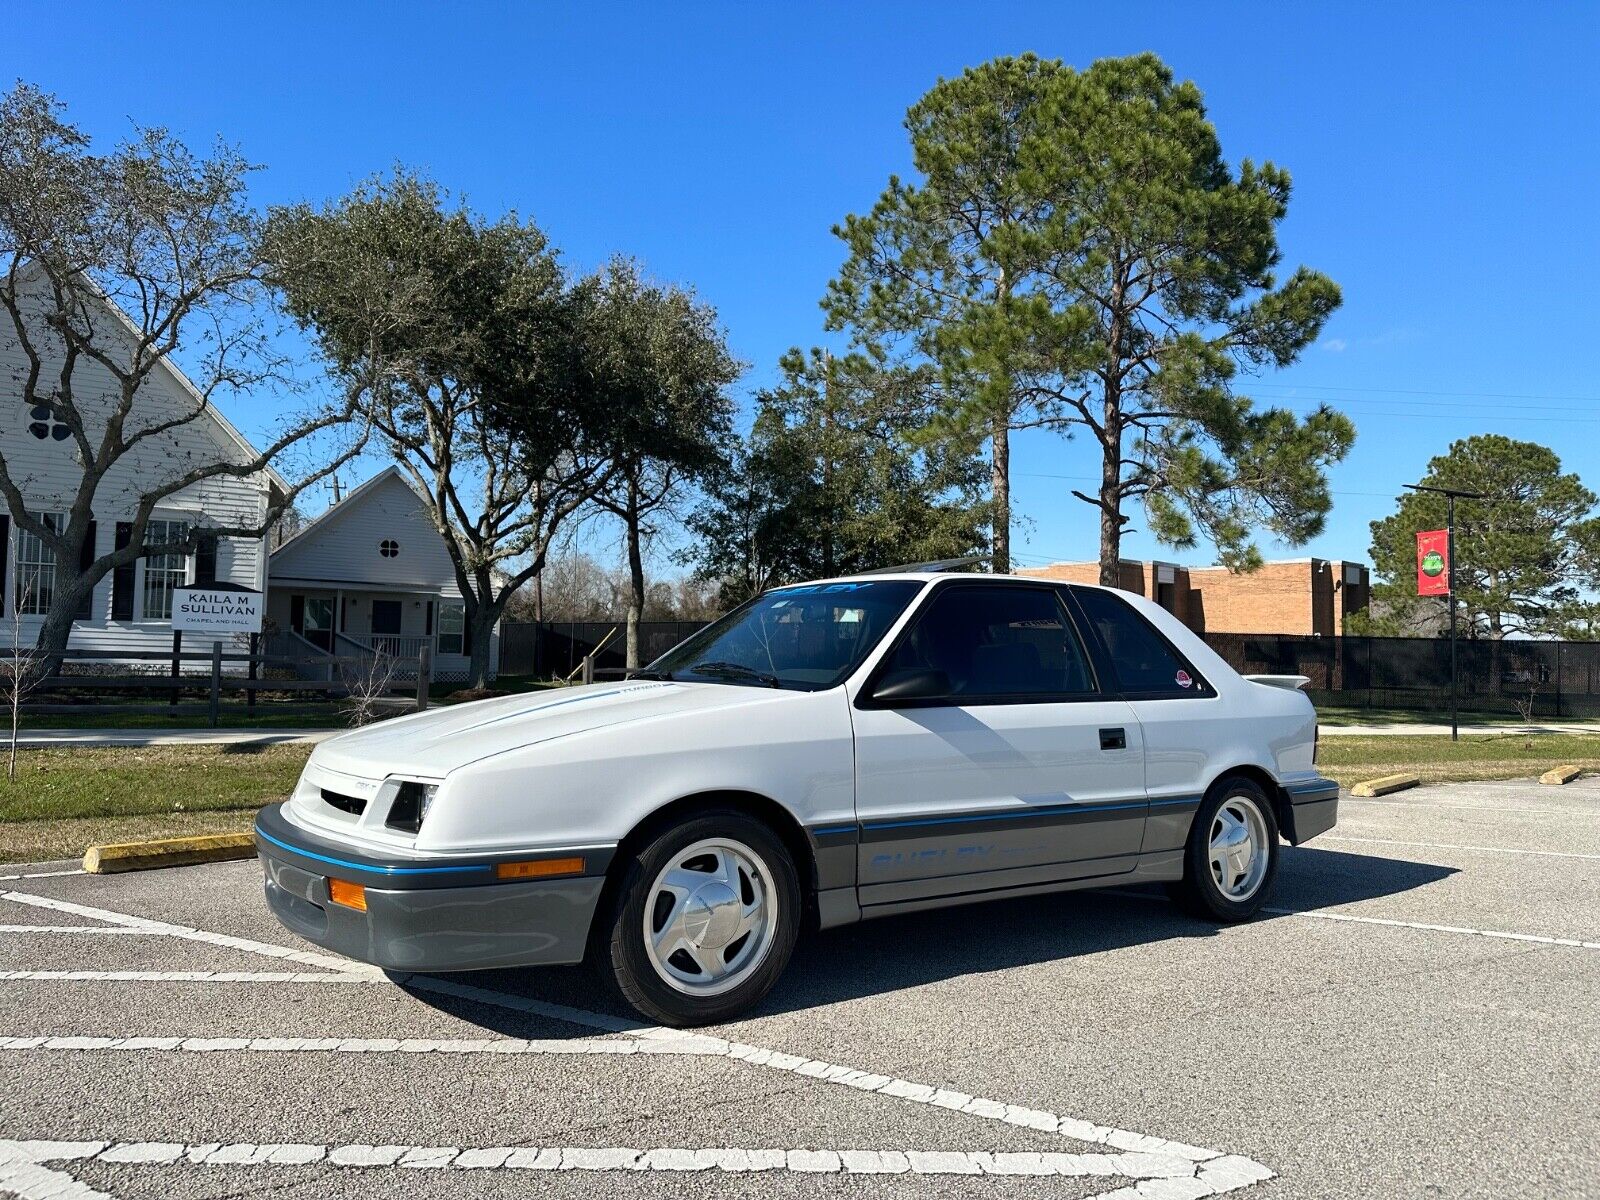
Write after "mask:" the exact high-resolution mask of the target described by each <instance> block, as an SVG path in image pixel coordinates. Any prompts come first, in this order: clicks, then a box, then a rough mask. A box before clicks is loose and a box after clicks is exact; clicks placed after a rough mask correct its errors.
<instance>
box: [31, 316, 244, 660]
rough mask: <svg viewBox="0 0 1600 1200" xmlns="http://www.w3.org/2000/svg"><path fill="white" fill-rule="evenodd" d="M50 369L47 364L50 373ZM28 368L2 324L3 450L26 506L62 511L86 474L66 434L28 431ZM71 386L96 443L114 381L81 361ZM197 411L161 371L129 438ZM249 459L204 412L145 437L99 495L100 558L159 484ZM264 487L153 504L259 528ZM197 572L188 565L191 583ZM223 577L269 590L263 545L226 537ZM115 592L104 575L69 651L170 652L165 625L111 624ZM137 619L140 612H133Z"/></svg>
mask: <svg viewBox="0 0 1600 1200" xmlns="http://www.w3.org/2000/svg"><path fill="white" fill-rule="evenodd" d="M102 321H103V324H102V325H101V328H102V329H104V330H105V331H106V332H107V333H108V334H109V333H110V332H111V331H112V330H113V329H115V328H116V326H115V324H114V321H115V318H114V317H113V316H112V315H111V314H110V313H107V314H106V315H105V316H104V317H103V318H102ZM34 342H35V344H36V345H38V346H39V347H40V348H41V349H45V348H46V347H45V346H44V344H43V343H44V339H43V338H41V337H40V336H39V335H38V334H35V336H34ZM51 365H52V364H51V363H50V362H49V361H48V359H47V362H46V377H48V373H49V369H50V367H51ZM26 371H27V359H26V356H25V355H24V353H23V350H22V347H21V344H20V343H19V342H18V341H17V339H16V335H15V332H14V331H13V330H12V329H11V326H10V322H9V320H5V321H0V449H3V451H4V453H5V456H6V462H7V464H8V465H9V467H10V470H11V476H12V478H13V479H14V480H16V481H17V483H18V485H19V486H20V487H21V488H22V491H23V493H24V495H25V496H26V497H27V499H28V505H29V508H30V509H32V510H34V511H41V512H48V511H65V509H66V508H67V507H68V506H69V505H70V502H71V498H72V496H73V494H74V493H75V492H76V490H77V486H78V484H79V482H80V481H81V480H82V478H83V472H82V468H81V467H80V466H79V461H78V454H79V451H78V448H77V444H76V442H74V441H73V440H71V439H70V438H69V439H68V440H65V441H56V440H54V439H53V438H45V439H43V440H41V439H39V438H36V437H35V436H33V434H31V433H30V432H29V431H28V426H29V424H30V423H31V422H32V421H33V417H32V416H31V415H30V414H29V412H28V409H27V407H26V406H25V405H24V404H23V402H22V399H21V396H22V383H23V380H24V378H25V376H26ZM73 386H74V391H75V397H76V402H77V407H78V409H79V411H80V412H81V413H82V414H83V415H84V418H85V423H86V425H87V426H88V433H89V437H90V441H91V443H94V442H95V441H96V439H97V437H98V434H99V430H100V429H103V427H104V426H103V422H104V419H105V414H106V413H108V412H109V411H110V409H111V406H112V405H113V404H114V402H115V399H116V395H117V392H116V384H115V380H114V378H113V376H112V375H111V373H110V372H109V371H107V370H106V369H105V368H104V367H102V366H100V365H99V364H98V363H94V362H91V361H88V360H83V359H80V360H79V361H78V363H77V364H76V366H75V368H74V373H73ZM194 412H195V401H194V398H193V397H192V395H191V394H189V393H188V392H187V391H186V389H184V388H183V387H182V385H181V384H180V383H179V382H178V380H177V379H176V378H175V377H173V376H172V375H171V374H169V373H168V372H166V371H165V370H163V369H160V368H158V369H157V370H156V371H155V372H153V373H152V375H151V376H150V378H149V380H148V381H147V383H146V385H145V387H144V388H142V389H141V390H140V393H139V395H138V398H137V400H136V401H135V404H134V408H133V412H132V415H131V416H130V418H129V421H128V426H127V427H128V429H129V431H130V432H133V431H136V430H138V429H141V428H147V427H149V426H151V425H153V424H156V423H159V422H161V421H166V420H171V419H173V418H174V417H177V416H179V415H187V414H191V413H194ZM97 426H98V428H97ZM250 457H251V456H250V455H249V454H248V453H247V452H246V451H245V450H244V449H243V448H242V447H240V446H239V445H238V444H237V442H235V441H234V439H233V438H232V437H230V436H229V435H228V433H227V432H226V431H225V430H224V429H222V427H221V426H219V425H218V424H217V423H216V422H215V421H213V420H212V419H211V418H210V417H209V416H206V415H201V416H199V417H197V418H196V419H194V420H192V421H190V422H188V423H187V424H184V425H180V426H178V427H176V428H174V429H172V430H169V431H166V432H164V433H162V434H160V435H158V436H154V437H151V438H149V439H148V440H146V441H145V442H143V443H141V444H140V445H139V446H138V447H136V448H135V449H134V450H133V451H131V452H130V453H129V454H127V455H125V456H124V457H123V458H122V459H121V460H119V461H118V462H117V463H116V464H115V465H113V467H112V468H111V470H110V471H108V472H107V473H106V476H105V478H103V479H102V480H101V482H100V486H99V489H98V490H97V491H96V493H95V499H94V516H95V521H96V530H95V535H96V536H95V541H96V552H97V553H105V552H107V551H109V550H110V549H111V548H112V547H113V545H114V541H115V537H116V523H117V522H118V521H119V520H128V519H130V518H131V517H132V515H133V513H134V510H135V508H136V507H137V505H138V501H139V497H140V496H141V495H144V494H146V493H147V492H149V491H150V490H152V489H153V488H155V487H157V486H159V484H160V483H161V482H163V481H165V480H172V479H175V478H178V477H180V476H182V475H184V474H187V473H188V472H189V471H191V470H193V469H195V468H196V467H198V466H201V465H204V464H207V463H212V462H217V461H223V460H226V461H232V462H246V461H249V458H250ZM267 487H268V481H267V480H266V478H265V477H263V476H254V477H250V478H234V477H216V478H212V479H207V480H204V481H202V482H200V483H197V484H192V485H190V486H189V487H187V488H184V489H183V490H181V491H178V492H175V493H173V494H172V495H171V496H169V497H167V498H166V499H165V500H163V501H162V502H161V503H160V505H159V506H158V507H157V509H156V514H155V515H156V516H158V517H167V518H172V519H180V520H188V521H191V522H194V523H197V524H201V525H206V524H211V525H218V524H240V525H245V524H254V523H259V522H260V521H261V520H262V519H263V517H264V515H265V513H266V507H267ZM15 570H16V554H15V553H14V551H13V552H12V553H8V554H7V556H6V579H5V588H6V592H5V594H6V602H5V604H6V606H5V611H6V612H7V613H9V611H10V604H11V597H13V596H14V594H15V585H14V580H15ZM193 570H194V564H193V561H192V559H191V562H190V577H191V578H192V577H193ZM217 573H218V576H219V578H223V579H227V580H230V581H232V582H234V583H239V584H243V585H246V586H249V587H254V588H262V587H264V586H265V584H266V557H265V555H264V553H263V552H262V544H261V542H260V541H259V540H257V539H226V540H224V541H223V542H222V543H221V544H220V545H219V546H218V553H217ZM141 581H142V564H141ZM111 591H112V580H111V576H110V575H109V574H107V575H106V577H105V578H104V579H102V580H101V581H100V583H99V585H98V586H97V587H96V588H95V593H94V604H93V609H92V613H93V615H92V617H91V618H90V620H89V621H87V622H85V621H80V622H78V623H77V624H76V625H75V626H74V628H73V634H72V641H71V644H72V645H74V646H83V647H87V648H95V649H101V648H103V649H106V650H108V651H109V650H115V649H119V648H120V649H137V650H147V649H148V650H160V649H170V647H171V644H172V627H171V623H170V622H168V621H150V622H145V621H138V620H136V621H133V622H126V621H118V622H114V621H112V620H111ZM138 615H139V612H138V609H137V607H136V610H135V616H136V617H137V616H138ZM38 625H39V620H38V618H25V620H24V623H23V636H24V638H25V639H26V640H32V639H33V638H34V637H35V636H36V635H37V632H38ZM7 640H9V638H8V639H7Z"/></svg>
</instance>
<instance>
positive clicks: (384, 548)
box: [378, 538, 400, 558]
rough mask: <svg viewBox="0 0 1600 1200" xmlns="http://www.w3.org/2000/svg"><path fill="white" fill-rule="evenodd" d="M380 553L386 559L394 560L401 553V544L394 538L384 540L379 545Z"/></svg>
mask: <svg viewBox="0 0 1600 1200" xmlns="http://www.w3.org/2000/svg"><path fill="white" fill-rule="evenodd" d="M378 553H379V554H381V555H383V556H384V557H385V558H393V557H394V556H395V555H397V554H399V553H400V543H399V542H397V541H395V540H394V539H393V538H384V539H383V541H381V542H379V543H378Z"/></svg>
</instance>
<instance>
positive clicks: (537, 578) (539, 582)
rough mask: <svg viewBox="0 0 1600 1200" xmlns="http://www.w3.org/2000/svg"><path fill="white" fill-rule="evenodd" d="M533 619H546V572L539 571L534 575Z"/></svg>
mask: <svg viewBox="0 0 1600 1200" xmlns="http://www.w3.org/2000/svg"><path fill="white" fill-rule="evenodd" d="M533 619H534V621H535V622H542V621H543V620H544V572H543V571H539V572H536V573H535V574H534V577H533Z"/></svg>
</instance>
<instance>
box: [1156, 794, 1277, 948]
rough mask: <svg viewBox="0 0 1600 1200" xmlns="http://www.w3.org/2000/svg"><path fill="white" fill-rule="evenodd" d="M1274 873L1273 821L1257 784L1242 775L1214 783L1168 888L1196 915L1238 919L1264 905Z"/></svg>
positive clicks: (1202, 804)
mask: <svg viewBox="0 0 1600 1200" xmlns="http://www.w3.org/2000/svg"><path fill="white" fill-rule="evenodd" d="M1277 874H1278V822H1277V819H1276V818H1275V817H1274V816H1273V809H1272V801H1271V799H1269V798H1268V796H1267V793H1266V792H1265V791H1264V790H1263V789H1262V787H1261V785H1260V784H1259V783H1257V782H1256V781H1255V780H1253V779H1249V778H1246V777H1245V776H1242V775H1235V776H1230V777H1229V778H1227V779H1224V780H1222V781H1221V782H1219V783H1218V784H1217V785H1216V786H1215V787H1214V788H1213V789H1212V790H1211V792H1210V793H1209V794H1208V795H1207V796H1206V798H1205V800H1204V802H1203V803H1201V805H1200V811H1199V812H1197V813H1196V814H1195V819H1194V825H1193V826H1192V827H1191V828H1190V830H1189V842H1188V845H1187V846H1186V847H1185V849H1184V870H1183V882H1182V883H1180V884H1178V885H1177V886H1176V887H1175V888H1174V891H1175V893H1176V895H1177V898H1178V899H1179V901H1180V902H1181V903H1183V905H1184V906H1185V907H1186V908H1188V909H1190V911H1192V912H1194V913H1196V914H1197V915H1199V916H1204V917H1212V918H1215V919H1218V920H1222V921H1243V920H1245V919H1247V918H1249V917H1252V916H1254V915H1255V914H1256V913H1257V912H1258V911H1259V910H1260V908H1261V906H1262V905H1263V904H1264V903H1266V899H1267V893H1268V892H1269V891H1270V890H1271V888H1272V881H1273V879H1274V878H1275V877H1276V876H1277Z"/></svg>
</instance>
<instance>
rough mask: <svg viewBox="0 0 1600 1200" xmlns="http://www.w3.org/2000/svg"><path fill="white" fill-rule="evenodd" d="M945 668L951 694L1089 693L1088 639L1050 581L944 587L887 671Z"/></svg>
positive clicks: (973, 696)
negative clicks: (1082, 638)
mask: <svg viewBox="0 0 1600 1200" xmlns="http://www.w3.org/2000/svg"><path fill="white" fill-rule="evenodd" d="M902 671H942V672H943V673H944V674H945V676H946V677H947V678H948V679H949V680H950V691H949V695H950V698H951V699H953V700H957V701H961V700H976V699H979V698H983V697H992V698H996V699H998V698H1004V697H1011V698H1025V697H1029V696H1057V695H1085V694H1089V693H1092V692H1093V691H1094V690H1095V687H1094V678H1093V676H1092V675H1091V673H1090V671H1089V667H1088V660H1087V658H1086V657H1085V655H1084V652H1083V647H1082V645H1081V644H1080V643H1079V642H1078V637H1077V634H1076V633H1075V632H1074V631H1073V628H1072V625H1071V622H1070V621H1068V619H1067V614H1066V612H1065V610H1063V609H1062V607H1061V603H1060V601H1059V600H1058V599H1057V598H1056V596H1055V593H1054V592H1053V591H1051V590H1049V589H1046V588H1026V587H1006V586H1000V587H983V586H968V585H962V586H957V587H945V588H941V589H940V590H939V591H938V593H937V594H936V595H935V596H934V598H933V599H932V600H931V601H930V602H929V604H928V607H927V609H926V610H925V611H924V612H923V613H922V614H921V615H919V616H918V617H917V621H916V624H915V625H914V626H913V627H912V629H911V632H910V634H909V635H908V636H907V637H906V639H905V640H904V641H903V642H901V643H900V645H899V646H898V647H896V649H895V651H894V653H893V654H892V655H891V656H890V658H889V661H888V662H887V663H886V664H885V676H887V675H889V674H894V673H898V672H902Z"/></svg>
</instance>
